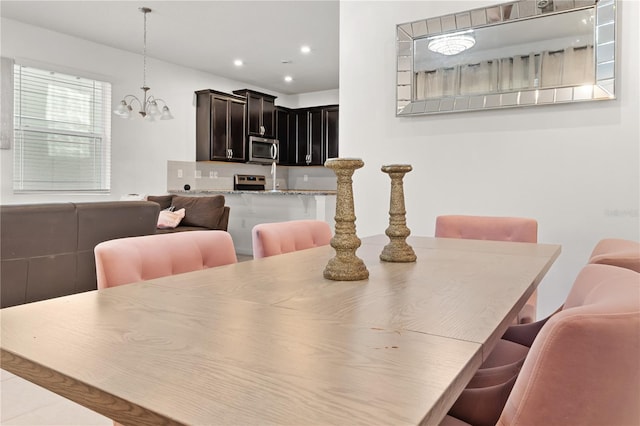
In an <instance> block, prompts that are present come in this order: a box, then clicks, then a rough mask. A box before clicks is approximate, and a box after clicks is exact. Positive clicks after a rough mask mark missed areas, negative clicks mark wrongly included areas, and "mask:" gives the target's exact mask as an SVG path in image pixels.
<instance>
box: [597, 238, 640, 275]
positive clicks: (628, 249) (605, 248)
mask: <svg viewBox="0 0 640 426" xmlns="http://www.w3.org/2000/svg"><path fill="white" fill-rule="evenodd" d="M589 263H600V264H603V265H613V266H619V267H621V268H627V269H631V270H633V271H636V272H640V243H638V242H636V241H631V240H623V239H619V238H606V239H604V240H600V241H599V242H598V244H596V246H595V247H594V248H593V251H592V252H591V256H590V258H589Z"/></svg>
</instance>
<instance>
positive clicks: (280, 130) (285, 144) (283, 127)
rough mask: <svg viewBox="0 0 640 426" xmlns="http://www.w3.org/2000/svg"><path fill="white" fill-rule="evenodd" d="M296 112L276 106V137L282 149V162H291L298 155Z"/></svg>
mask: <svg viewBox="0 0 640 426" xmlns="http://www.w3.org/2000/svg"><path fill="white" fill-rule="evenodd" d="M295 124H296V120H295V112H294V111H293V110H291V109H289V108H285V107H281V106H276V139H278V147H279V150H280V164H289V163H291V162H292V159H293V158H295V155H296V144H295V141H296V138H295V130H296V128H295Z"/></svg>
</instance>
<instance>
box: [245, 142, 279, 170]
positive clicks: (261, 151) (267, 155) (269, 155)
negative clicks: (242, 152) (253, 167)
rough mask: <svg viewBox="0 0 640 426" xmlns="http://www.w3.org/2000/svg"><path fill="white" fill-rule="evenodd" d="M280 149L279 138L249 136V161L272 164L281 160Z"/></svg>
mask: <svg viewBox="0 0 640 426" xmlns="http://www.w3.org/2000/svg"><path fill="white" fill-rule="evenodd" d="M279 151H280V150H279V149H278V140H277V139H267V138H261V137H257V136H250V137H249V162H250V163H261V164H271V163H273V162H274V161H275V162H276V163H278V162H279V159H280V152H279Z"/></svg>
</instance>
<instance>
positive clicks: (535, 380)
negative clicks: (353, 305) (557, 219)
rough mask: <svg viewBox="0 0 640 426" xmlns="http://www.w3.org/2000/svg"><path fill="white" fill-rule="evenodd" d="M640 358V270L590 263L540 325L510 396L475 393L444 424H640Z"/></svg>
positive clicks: (451, 425) (503, 425)
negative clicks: (638, 271)
mask: <svg viewBox="0 0 640 426" xmlns="http://www.w3.org/2000/svg"><path fill="white" fill-rule="evenodd" d="M639 360H640V274H639V273H637V272H635V271H632V270H629V269H625V268H619V267H616V266H610V265H598V264H589V265H587V266H585V267H584V268H583V269H582V271H581V272H580V274H579V275H578V277H577V278H576V281H575V283H574V285H573V287H572V288H571V291H570V293H569V295H568V297H567V299H566V302H565V304H564V308H563V309H562V310H561V311H560V312H557V313H556V314H554V315H553V316H552V317H551V318H550V319H549V320H548V321H547V322H546V323H545V324H544V326H543V327H542V329H541V330H540V332H539V334H538V336H537V338H536V339H535V341H534V342H533V345H532V346H531V350H530V351H529V354H528V355H527V357H526V359H525V360H524V364H523V366H522V370H521V371H520V374H519V375H518V376H517V379H516V378H513V379H512V380H511V383H505V384H504V385H503V387H507V388H509V387H510V386H511V385H513V389H512V390H511V392H510V394H509V393H508V392H507V395H508V397H505V396H504V395H505V394H504V392H501V391H500V390H499V389H498V388H494V389H491V390H492V392H493V395H492V396H491V395H490V393H486V392H485V393H484V394H483V395H470V394H468V395H467V396H468V397H469V400H467V401H462V403H461V401H460V400H458V402H456V404H458V407H457V410H452V412H451V414H453V415H454V416H456V417H455V418H454V417H453V416H447V418H445V419H444V421H443V422H442V423H441V425H446V426H454V425H466V424H467V423H466V422H468V423H469V424H473V425H486V424H492V425H493V424H496V422H497V424H498V425H500V426H506V425H516V424H521V425H569V424H571V425H585V426H589V425H593V426H596V425H597V426H600V425H637V424H640V404H639V403H638V401H640V368H639V364H638V363H639ZM514 382H515V383H514ZM465 392H467V391H466V390H465ZM484 397H487V398H488V399H487V400H482V399H481V398H484ZM478 398H480V399H478ZM501 398H502V399H504V400H506V403H505V404H504V408H503V409H500V406H501V404H500V403H499V401H498V403H496V400H500V399H501ZM465 403H466V406H465V405H464V404H465ZM492 405H493V409H494V410H495V409H496V408H497V409H498V411H497V412H496V411H494V412H493V413H490V411H491V410H490V409H488V407H490V406H492Z"/></svg>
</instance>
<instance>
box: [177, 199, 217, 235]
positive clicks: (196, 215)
mask: <svg viewBox="0 0 640 426" xmlns="http://www.w3.org/2000/svg"><path fill="white" fill-rule="evenodd" d="M224 201H225V200H224V195H213V196H207V197H183V196H180V195H176V196H174V197H173V200H172V201H171V205H172V206H174V207H175V208H176V209H185V210H186V214H185V216H184V219H183V220H182V224H183V225H186V226H200V227H203V228H209V229H218V223H220V218H221V217H222V214H223V213H224Z"/></svg>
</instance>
